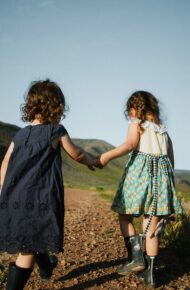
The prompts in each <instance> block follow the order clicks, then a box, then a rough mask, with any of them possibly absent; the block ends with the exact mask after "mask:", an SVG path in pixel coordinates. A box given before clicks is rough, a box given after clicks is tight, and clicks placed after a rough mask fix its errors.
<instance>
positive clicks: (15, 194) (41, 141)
mask: <svg viewBox="0 0 190 290" xmlns="http://www.w3.org/2000/svg"><path fill="white" fill-rule="evenodd" d="M65 134H67V131H66V129H65V128H64V127H63V126H62V125H53V124H40V125H35V126H26V127H25V128H23V129H21V130H20V131H19V132H18V133H17V134H16V135H15V137H14V138H13V142H14V150H13V152H12V154H11V157H10V160H9V164H8V168H7V173H6V176H5V180H4V184H3V188H2V191H1V196H0V251H3V252H8V253H17V252H24V253H29V252H40V253H45V252H48V251H50V252H54V253H58V252H62V251H63V227H64V187H63V178H62V161H61V148H60V144H59V143H58V142H56V140H58V138H59V137H61V136H63V135H65Z"/></svg>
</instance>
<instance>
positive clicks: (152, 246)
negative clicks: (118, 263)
mask: <svg viewBox="0 0 190 290" xmlns="http://www.w3.org/2000/svg"><path fill="white" fill-rule="evenodd" d="M148 219H149V218H148V217H147V216H145V217H144V218H143V230H145V228H146V225H147V222H148ZM159 221H160V217H156V216H155V217H153V218H152V222H151V224H150V227H149V230H148V233H147V236H146V256H145V257H146V262H147V267H146V270H145V271H144V272H143V273H141V274H140V275H139V278H140V279H142V280H143V281H144V282H145V284H146V285H148V286H153V287H155V286H156V280H155V274H154V268H155V260H156V256H157V255H158V250H159V241H158V238H157V237H156V236H155V235H154V233H155V230H156V227H157V224H158V222H159Z"/></svg>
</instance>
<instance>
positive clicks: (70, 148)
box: [60, 134, 97, 170]
mask: <svg viewBox="0 0 190 290" xmlns="http://www.w3.org/2000/svg"><path fill="white" fill-rule="evenodd" d="M60 141H61V145H62V147H63V148H64V150H65V151H66V152H67V154H68V155H69V156H70V157H71V158H72V159H74V160H75V161H77V162H79V163H82V164H85V165H87V166H88V167H89V169H91V170H94V164H95V163H96V161H97V159H96V158H94V157H93V156H92V155H91V154H89V153H88V152H86V151H84V150H83V149H82V148H81V147H79V146H76V145H75V144H74V143H73V142H72V140H71V138H70V136H69V135H68V134H66V135H64V136H62V137H61V140H60Z"/></svg>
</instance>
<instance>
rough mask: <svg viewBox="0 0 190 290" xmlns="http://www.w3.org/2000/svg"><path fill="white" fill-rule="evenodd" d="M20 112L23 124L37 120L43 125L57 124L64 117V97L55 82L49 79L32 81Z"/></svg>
mask: <svg viewBox="0 0 190 290" xmlns="http://www.w3.org/2000/svg"><path fill="white" fill-rule="evenodd" d="M20 110H21V115H22V120H23V121H24V122H32V121H33V120H34V119H35V118H38V119H39V121H40V122H41V123H44V124H48V123H59V122H60V120H61V119H62V118H64V117H65V114H64V113H65V111H66V103H65V97H64V95H63V93H62V91H61V89H60V87H59V86H58V85H57V84H56V83H55V82H52V81H50V80H49V79H47V80H44V81H42V80H40V81H34V82H32V83H31V85H30V87H29V90H28V92H27V93H26V95H25V103H24V104H22V105H21V108H20Z"/></svg>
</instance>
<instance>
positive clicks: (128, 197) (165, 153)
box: [100, 91, 182, 286]
mask: <svg viewBox="0 0 190 290" xmlns="http://www.w3.org/2000/svg"><path fill="white" fill-rule="evenodd" d="M125 115H126V117H129V125H128V136H127V140H126V141H125V142H124V143H123V144H122V145H120V146H119V147H117V148H115V149H113V150H110V151H107V152H105V153H103V154H102V155H101V157H100V167H101V166H105V165H106V164H107V163H108V162H109V161H110V160H112V159H115V158H118V157H121V156H123V155H125V154H128V153H130V157H129V160H128V162H127V164H126V167H125V170H124V174H123V177H122V179H121V182H120V184H119V187H118V190H117V193H116V195H115V198H114V200H113V204H112V207H111V208H112V210H113V211H115V212H117V213H118V214H119V222H120V229H121V233H122V235H123V237H124V241H125V245H126V248H127V251H128V259H127V261H126V263H125V264H124V265H123V266H120V267H119V268H118V273H119V274H121V275H125V274H127V273H131V272H139V271H143V270H145V271H144V272H143V274H142V273H141V275H140V276H141V278H142V279H143V280H144V282H145V283H146V284H147V285H150V286H155V275H154V261H155V258H156V256H157V255H158V248H159V244H158V237H157V235H156V231H157V228H158V225H159V224H160V221H161V220H163V217H164V218H166V217H168V216H170V215H171V214H173V213H177V214H181V213H182V208H181V205H180V202H179V200H178V198H177V196H176V191H175V187H174V175H173V171H174V155H173V148H172V141H171V139H170V137H169V135H168V133H167V131H166V128H165V126H164V125H163V124H162V123H161V119H160V109H159V104H158V100H157V99H156V98H155V97H154V96H153V95H152V94H151V93H149V92H146V91H137V92H134V93H133V94H132V95H131V97H130V98H129V99H128V101H127V103H126V110H125ZM140 215H143V235H137V234H136V231H135V228H134V225H133V218H134V217H139V216H140ZM144 240H145V249H146V255H144V254H143V251H142V247H143V245H142V244H143V241H144Z"/></svg>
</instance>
